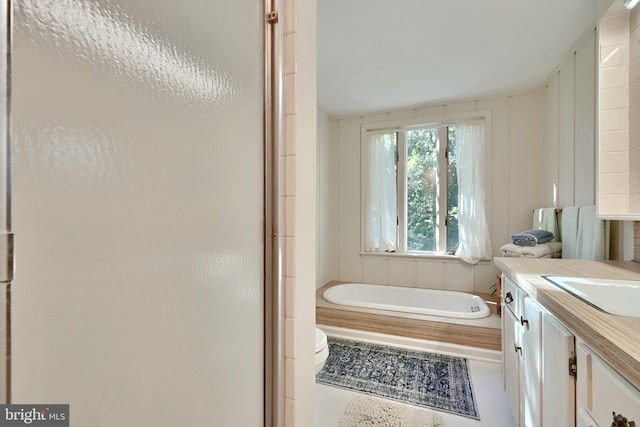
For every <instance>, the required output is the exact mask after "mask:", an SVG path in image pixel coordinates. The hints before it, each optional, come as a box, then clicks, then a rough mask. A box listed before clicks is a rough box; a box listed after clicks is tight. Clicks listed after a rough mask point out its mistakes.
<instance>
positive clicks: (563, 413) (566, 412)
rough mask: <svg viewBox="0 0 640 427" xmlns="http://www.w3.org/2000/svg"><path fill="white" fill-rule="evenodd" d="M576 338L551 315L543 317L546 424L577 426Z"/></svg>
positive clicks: (543, 401) (567, 426) (543, 409)
mask: <svg viewBox="0 0 640 427" xmlns="http://www.w3.org/2000/svg"><path fill="white" fill-rule="evenodd" d="M574 341H575V340H574V336H573V334H572V333H571V332H569V331H568V330H567V328H565V327H564V326H563V325H562V324H560V322H558V321H557V320H556V319H555V318H554V317H553V316H552V315H550V314H549V313H547V312H544V313H543V314H542V384H544V387H543V389H542V425H543V426H545V427H546V426H550V427H553V426H564V427H569V426H573V425H575V417H574V414H575V389H576V386H575V379H574V378H575V377H573V376H571V375H570V374H569V360H570V359H573V357H574V356H575V342H574Z"/></svg>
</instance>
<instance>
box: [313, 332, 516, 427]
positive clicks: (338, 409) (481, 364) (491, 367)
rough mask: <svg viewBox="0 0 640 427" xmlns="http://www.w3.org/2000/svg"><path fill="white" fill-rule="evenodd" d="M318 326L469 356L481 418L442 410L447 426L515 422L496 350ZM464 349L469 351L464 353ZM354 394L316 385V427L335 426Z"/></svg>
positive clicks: (511, 426)
mask: <svg viewBox="0 0 640 427" xmlns="http://www.w3.org/2000/svg"><path fill="white" fill-rule="evenodd" d="M321 329H323V330H325V332H326V333H327V334H328V335H335V336H341V337H343V338H351V339H363V338H364V339H365V340H370V341H374V342H379V343H382V344H387V345H400V346H403V347H409V348H416V349H421V350H428V351H434V352H444V353H448V354H454V355H457V356H466V357H468V358H469V368H470V372H471V381H472V383H473V388H474V391H475V395H476V403H477V405H478V412H479V414H480V420H479V421H478V420H473V419H471V418H467V417H463V416H459V415H453V414H449V413H445V412H442V413H441V415H442V419H443V421H444V425H445V426H446V427H475V426H492V427H515V421H514V420H513V417H512V416H511V412H510V410H509V405H508V403H507V398H506V395H505V393H504V391H503V388H502V372H501V363H500V361H499V356H497V354H496V353H494V352H492V354H487V353H477V352H474V351H472V349H468V350H470V351H469V352H467V351H466V350H467V348H465V347H460V346H456V347H454V348H443V347H441V346H440V345H439V344H437V343H428V342H421V341H419V340H409V341H399V340H397V339H395V338H393V337H389V336H385V335H381V334H366V333H361V332H355V331H349V330H346V329H338V328H335V329H327V328H324V327H321ZM351 332H353V333H354V334H352V333H351ZM465 352H467V353H468V354H464V353H465ZM353 396H355V392H352V391H348V390H343V389H340V388H336V387H330V386H326V385H321V384H316V399H317V402H316V405H317V406H316V407H317V414H318V415H317V427H336V426H337V425H338V421H339V420H340V418H341V417H342V415H343V413H344V411H345V409H346V407H347V405H348V404H349V402H350V400H351V399H352V397H353Z"/></svg>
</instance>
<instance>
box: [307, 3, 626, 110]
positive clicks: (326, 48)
mask: <svg viewBox="0 0 640 427" xmlns="http://www.w3.org/2000/svg"><path fill="white" fill-rule="evenodd" d="M615 1H619V2H622V0H615ZM611 2H612V0H455V1H452V0H397V1H394V2H390V1H382V0H318V1H317V4H318V105H319V107H320V108H322V109H324V110H325V111H326V112H327V113H328V114H330V115H331V116H348V115H357V114H362V113H367V112H373V111H387V110H393V109H398V108H407V107H412V106H418V105H426V104H432V103H437V102H448V101H453V100H458V99H469V98H475V97H484V96H491V95H502V94H506V93H513V92H519V91H523V90H530V89H535V88H539V87H541V86H542V85H543V84H544V82H545V80H546V79H547V78H548V77H549V76H550V74H551V73H552V72H553V71H554V70H555V69H557V68H558V66H559V65H560V63H561V61H562V60H563V58H564V57H565V55H566V54H567V53H568V52H569V50H570V49H571V48H572V47H573V46H574V44H575V43H576V42H577V41H578V40H579V39H580V38H581V37H582V36H583V35H584V34H586V31H588V30H589V29H590V28H594V27H595V24H596V20H597V17H598V16H600V15H601V14H602V11H604V9H606V8H607V7H608V6H609V5H610V4H611Z"/></svg>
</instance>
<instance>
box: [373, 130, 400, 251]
mask: <svg viewBox="0 0 640 427" xmlns="http://www.w3.org/2000/svg"><path fill="white" fill-rule="evenodd" d="M394 141H395V133H381V134H373V135H370V136H368V137H367V141H366V144H365V145H366V150H367V175H366V179H367V187H366V188H367V193H366V206H365V208H366V226H365V230H366V239H365V250H366V251H367V252H393V251H395V250H396V245H397V243H396V242H397V238H396V234H397V217H398V212H397V210H398V209H397V194H396V191H397V190H396V162H395V159H396V152H395V144H394Z"/></svg>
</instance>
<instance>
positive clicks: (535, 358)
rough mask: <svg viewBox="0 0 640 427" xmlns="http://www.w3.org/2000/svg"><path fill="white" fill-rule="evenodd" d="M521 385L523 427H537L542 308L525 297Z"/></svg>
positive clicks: (540, 394) (538, 417)
mask: <svg viewBox="0 0 640 427" xmlns="http://www.w3.org/2000/svg"><path fill="white" fill-rule="evenodd" d="M520 323H521V325H522V326H521V328H522V362H523V365H522V366H523V367H522V371H523V374H522V379H523V382H522V385H521V387H523V388H521V389H520V399H521V400H523V402H521V405H523V410H524V420H523V421H524V424H523V425H524V426H525V427H539V426H540V425H541V412H542V386H541V381H542V357H541V346H540V343H541V335H542V307H540V306H539V305H538V304H537V303H536V302H535V301H534V300H533V299H531V298H530V297H528V296H527V297H525V298H524V301H523V306H522V318H521V322H520Z"/></svg>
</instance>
